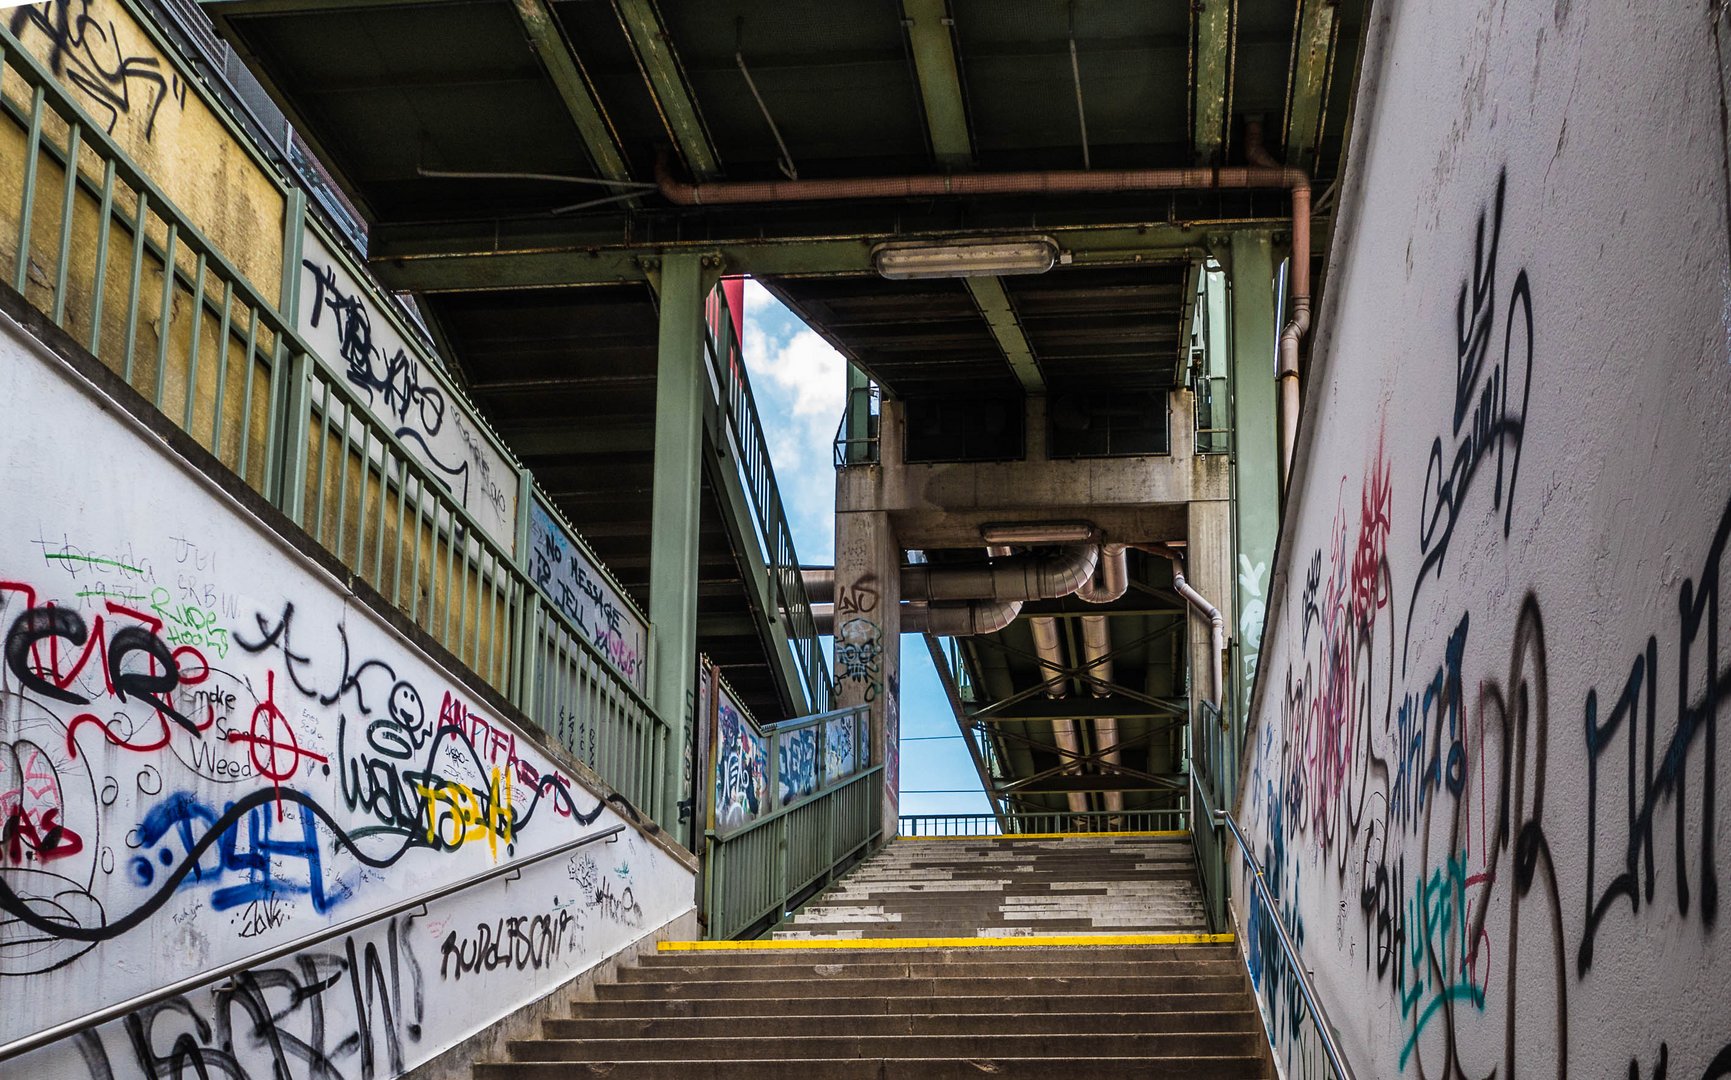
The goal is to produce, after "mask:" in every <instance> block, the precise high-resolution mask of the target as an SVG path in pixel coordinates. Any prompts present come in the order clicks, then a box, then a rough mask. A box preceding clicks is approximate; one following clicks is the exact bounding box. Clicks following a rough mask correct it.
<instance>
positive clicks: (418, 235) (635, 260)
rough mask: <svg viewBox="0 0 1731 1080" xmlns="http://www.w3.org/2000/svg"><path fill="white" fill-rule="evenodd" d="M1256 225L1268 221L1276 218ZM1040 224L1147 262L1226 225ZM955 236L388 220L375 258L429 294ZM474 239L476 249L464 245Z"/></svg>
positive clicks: (1170, 257)
mask: <svg viewBox="0 0 1731 1080" xmlns="http://www.w3.org/2000/svg"><path fill="white" fill-rule="evenodd" d="M1258 224H1259V225H1261V226H1262V227H1266V226H1267V224H1268V223H1267V222H1259V223H1258ZM461 228H462V226H457V227H456V229H458V230H461ZM1027 231H1028V230H1027V229H1026V227H1022V228H1020V229H1004V230H992V231H989V232H988V231H984V230H976V231H971V232H969V233H968V234H967V235H969V236H980V235H993V234H1000V235H1005V236H1010V235H1016V236H1025V235H1026V234H1027ZM1041 231H1042V232H1043V233H1044V234H1045V235H1048V236H1051V237H1052V238H1053V239H1055V240H1056V241H1057V242H1058V247H1059V250H1060V251H1061V252H1063V253H1064V254H1066V255H1068V256H1069V265H1071V266H1141V265H1157V264H1166V263H1172V262H1183V261H1186V260H1190V259H1193V258H1201V257H1203V256H1205V255H1206V254H1207V246H1208V236H1209V235H1211V234H1212V233H1214V232H1218V231H1219V226H1218V225H1210V226H1209V227H1208V229H1207V230H1204V229H1202V228H1200V227H1190V226H1187V225H1183V224H1164V223H1149V224H1133V225H1114V226H1102V227H1093V226H1077V227H1071V228H1050V229H1043V230H1041ZM954 235H955V234H953V233H933V234H927V235H921V234H910V233H906V232H903V233H877V234H868V235H856V236H846V237H833V236H832V237H813V238H786V239H782V238H754V237H748V236H741V237H736V238H732V239H721V238H715V239H706V240H694V241H690V242H684V241H672V242H665V243H660V242H636V243H631V242H625V243H620V242H598V243H593V244H590V243H581V242H580V243H577V244H558V243H549V244H541V243H528V244H524V245H523V246H520V247H512V248H504V247H501V248H487V247H481V246H479V245H481V244H490V243H491V240H490V239H488V238H483V237H469V236H467V235H464V234H462V233H460V232H450V233H441V232H438V231H428V230H425V229H416V230H414V231H409V230H393V229H391V228H390V227H386V228H384V229H382V230H381V231H380V233H379V234H378V235H376V236H375V238H374V242H373V245H372V247H373V252H374V256H373V259H372V261H371V264H370V265H371V266H372V269H373V272H374V273H375V274H376V275H377V276H378V278H379V280H380V281H381V282H383V283H384V284H385V285H386V287H387V288H391V289H409V290H413V291H415V292H427V293H437V292H479V291H487V290H497V289H535V288H556V287H561V286H568V285H614V284H621V283H627V282H642V281H645V280H648V271H647V269H646V267H645V264H646V263H649V262H652V261H653V260H655V259H658V258H661V257H663V256H666V255H674V254H678V253H680V252H682V251H694V252H703V253H712V252H719V253H720V254H721V255H722V256H723V258H724V259H725V260H726V263H727V267H728V272H729V273H737V274H745V275H749V276H751V277H829V276H836V275H867V274H874V273H876V271H875V269H874V267H873V265H872V249H873V248H874V247H876V246H877V245H878V244H880V243H883V242H885V241H887V240H892V239H893V240H909V239H933V240H937V239H945V238H951V237H953V236H954ZM471 244H475V245H476V248H475V249H472V250H464V248H466V247H469V246H470V245H471ZM1053 272H1054V273H1062V272H1063V270H1062V269H1059V270H1055V271H1053ZM974 280H982V279H974Z"/></svg>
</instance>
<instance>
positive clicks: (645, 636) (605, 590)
mask: <svg viewBox="0 0 1731 1080" xmlns="http://www.w3.org/2000/svg"><path fill="white" fill-rule="evenodd" d="M529 576H530V578H531V579H532V580H533V581H534V582H535V585H536V587H538V588H539V589H541V590H542V591H543V592H545V593H546V594H547V596H548V598H549V599H551V600H552V602H553V604H554V606H556V607H558V609H559V610H560V611H561V612H563V613H564V614H565V617H566V618H568V619H570V620H571V621H572V622H573V623H575V624H576V625H577V627H578V628H579V629H581V630H582V631H583V632H584V633H585V634H587V635H589V641H590V643H591V644H593V645H594V646H595V648H596V650H597V651H598V652H600V653H601V655H603V656H605V657H606V658H607V660H608V662H609V663H611V664H612V665H613V666H614V667H616V668H618V669H619V673H620V674H621V675H624V676H625V678H626V680H627V681H628V682H630V683H631V685H632V686H634V687H636V688H637V691H638V692H639V693H643V692H645V691H646V690H647V688H648V680H649V665H648V663H647V662H646V661H647V660H648V658H649V626H648V624H647V623H645V622H644V621H643V617H642V616H641V615H639V614H638V613H637V611H636V609H635V608H633V607H632V606H631V604H629V603H628V602H626V600H625V599H624V598H623V597H622V596H621V595H620V593H619V590H618V589H617V588H615V587H614V586H613V583H612V579H611V578H610V577H609V576H608V575H607V573H606V572H605V571H604V570H602V569H601V567H600V566H599V565H598V564H597V563H596V562H595V561H594V560H593V559H591V558H590V557H589V554H588V553H587V552H586V551H585V550H584V549H583V548H581V547H579V546H578V545H577V543H576V542H575V541H574V540H573V539H572V538H571V536H570V534H569V533H567V532H566V531H565V529H564V528H563V527H562V526H561V525H560V524H559V522H558V521H557V520H556V519H555V518H554V517H553V515H552V514H550V513H548V512H547V508H546V507H544V506H542V505H541V500H540V499H539V498H536V499H534V500H533V501H532V502H531V503H530V507H529ZM700 715H706V714H700Z"/></svg>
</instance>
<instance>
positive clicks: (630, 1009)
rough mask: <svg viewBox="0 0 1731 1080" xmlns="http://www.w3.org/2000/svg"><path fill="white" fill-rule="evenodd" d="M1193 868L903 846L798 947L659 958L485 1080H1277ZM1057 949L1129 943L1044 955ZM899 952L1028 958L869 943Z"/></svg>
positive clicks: (1088, 842)
mask: <svg viewBox="0 0 1731 1080" xmlns="http://www.w3.org/2000/svg"><path fill="white" fill-rule="evenodd" d="M1188 859H1189V855H1188V845H1187V844H1186V843H1185V842H1184V841H1182V840H1178V841H1176V842H1174V841H1170V840H1164V839H1159V838H1128V837H1126V838H1071V839H1065V840H1062V841H1026V840H1023V841H1007V840H995V839H994V840H981V841H974V840H954V841H897V842H895V843H893V844H891V845H890V846H889V848H888V849H886V851H884V852H882V853H880V854H879V855H878V856H876V857H874V858H873V859H871V860H870V861H868V862H867V863H865V864H863V865H862V866H861V867H860V868H858V869H857V870H856V871H855V872H854V873H853V874H850V875H849V876H848V877H846V878H844V879H842V880H841V881H840V882H838V883H837V884H836V886H835V887H833V888H832V889H831V890H830V892H829V893H828V894H827V895H826V896H824V897H822V898H821V900H820V901H819V902H818V903H817V904H815V905H813V907H812V908H808V909H807V911H805V912H802V913H801V916H800V918H799V919H798V920H796V925H795V928H794V929H791V930H788V931H784V932H783V934H784V935H800V936H801V937H793V936H783V935H777V936H778V937H780V938H781V940H776V941H768V942H759V943H732V942H728V943H700V944H699V945H698V946H697V947H695V948H691V949H689V950H680V951H665V952H660V953H657V954H655V955H652V956H648V957H645V958H644V959H643V960H642V961H640V962H639V963H638V964H637V965H636V966H632V967H626V968H623V969H621V971H620V973H619V977H618V981H617V982H616V983H613V984H610V985H600V986H597V987H596V988H595V994H596V1000H594V1001H592V1002H586V1003H584V1004H581V1005H578V1006H577V1007H576V1010H575V1015H573V1016H571V1017H570V1018H568V1019H555V1020H549V1021H546V1022H545V1023H544V1024H543V1025H542V1028H543V1030H542V1036H541V1038H539V1039H533V1040H525V1041H520V1042H513V1043H510V1044H509V1056H510V1060H509V1061H506V1062H498V1063H492V1064H480V1065H477V1066H475V1071H474V1077H475V1080H555V1078H557V1080H570V1078H575V1077H590V1076H597V1077H598V1076H605V1077H609V1078H610V1080H640V1078H642V1080H648V1078H656V1080H660V1078H667V1080H673V1078H680V1080H685V1078H696V1077H713V1078H716V1080H733V1078H739V1080H784V1078H785V1080H854V1078H860V1080H865V1078H870V1080H898V1078H906V1080H949V1078H958V1080H959V1078H963V1077H966V1078H969V1080H977V1078H979V1077H982V1076H990V1077H994V1078H999V1080H1018V1078H1024V1077H1025V1078H1034V1077H1039V1078H1042V1080H1045V1078H1050V1077H1066V1078H1076V1080H1082V1078H1088V1080H1093V1078H1102V1080H1115V1078H1121V1077H1122V1078H1127V1077H1150V1076H1163V1077H1164V1076H1170V1077H1193V1078H1206V1080H1228V1078H1231V1080H1238V1078H1250V1077H1256V1078H1266V1077H1273V1076H1274V1075H1275V1073H1274V1070H1273V1065H1272V1062H1271V1060H1270V1058H1269V1055H1268V1044H1267V1041H1266V1039H1265V1037H1264V1035H1263V1030H1262V1022H1261V1018H1260V1016H1259V1014H1258V1011H1257V1006H1256V1001H1255V998H1254V997H1253V995H1252V994H1251V991H1250V987H1249V982H1248V979H1247V977H1246V975H1245V971H1244V967H1243V964H1242V963H1241V961H1240V960H1239V957H1238V952H1237V949H1236V948H1235V946H1233V945H1231V944H1229V943H1215V942H1210V941H1208V940H1207V939H1203V941H1202V942H1201V943H1189V942H1191V941H1193V940H1195V939H1196V938H1198V937H1200V936H1201V935H1200V931H1201V930H1202V923H1201V920H1202V915H1201V911H1200V904H1199V901H1198V897H1197V889H1196V884H1195V880H1194V873H1193V871H1191V870H1190V869H1189V862H1188ZM889 916H898V918H890V917H889ZM836 927H839V928H840V929H839V930H838V931H837V933H836V934H835V935H834V936H829V937H815V936H812V935H815V934H818V933H822V932H825V928H836ZM1049 932H1057V933H1058V934H1061V935H1063V936H1066V937H1069V936H1073V935H1086V936H1087V938H1092V939H1094V940H1095V941H1100V940H1119V941H1129V942H1134V943H1129V944H1115V945H1105V944H1074V945H1047V944H1044V943H1042V939H1040V938H1034V937H1029V936H1028V935H1030V934H1036V933H1039V934H1044V933H1049ZM843 933H845V934H850V935H852V936H851V937H842V936H840V935H841V934H843ZM897 933H900V934H902V935H903V936H904V937H907V938H915V937H920V938H927V939H930V938H980V939H990V938H998V939H1003V938H1006V937H1007V938H1011V939H1013V940H999V941H992V940H979V941H978V942H977V943H976V944H974V945H972V946H971V947H958V946H955V945H949V946H938V945H932V946H921V945H920V944H919V943H918V942H916V941H913V940H908V941H907V942H906V944H905V945H903V944H901V943H900V942H896V941H893V940H891V941H881V942H880V941H864V940H860V938H861V937H862V936H871V937H883V936H885V935H894V934H897ZM1106 935H1112V937H1110V938H1108V937H1106ZM1084 940H1086V938H1084ZM716 946H731V947H727V948H717V947H716ZM741 946H743V947H741Z"/></svg>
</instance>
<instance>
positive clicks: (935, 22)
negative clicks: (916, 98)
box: [902, 0, 974, 169]
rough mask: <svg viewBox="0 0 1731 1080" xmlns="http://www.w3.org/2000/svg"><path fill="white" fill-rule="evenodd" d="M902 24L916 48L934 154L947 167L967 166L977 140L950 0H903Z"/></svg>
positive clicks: (917, 68)
mask: <svg viewBox="0 0 1731 1080" xmlns="http://www.w3.org/2000/svg"><path fill="white" fill-rule="evenodd" d="M902 25H903V26H905V27H907V31H908V46H909V48H910V50H911V51H912V52H913V57H914V74H915V76H916V77H917V78H918V80H919V84H920V100H921V102H922V103H923V104H924V105H925V110H926V134H928V135H930V136H931V140H932V155H933V156H934V157H936V158H937V162H938V164H939V165H941V166H943V167H944V168H946V169H965V168H967V167H968V166H970V165H972V164H973V161H974V144H973V140H972V139H971V138H969V136H968V115H967V108H966V106H965V105H964V104H963V98H962V75H961V68H960V67H958V66H957V64H956V48H955V37H954V35H953V34H952V33H951V32H950V31H951V27H952V26H954V20H952V19H951V18H950V13H949V4H948V2H947V0H902Z"/></svg>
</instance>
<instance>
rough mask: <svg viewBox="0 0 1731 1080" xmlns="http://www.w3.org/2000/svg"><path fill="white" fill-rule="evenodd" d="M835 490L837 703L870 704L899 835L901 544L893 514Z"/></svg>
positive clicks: (892, 823) (890, 827)
mask: <svg viewBox="0 0 1731 1080" xmlns="http://www.w3.org/2000/svg"><path fill="white" fill-rule="evenodd" d="M872 468H873V467H872V466H869V465H867V466H857V467H855V468H854V469H845V470H842V472H843V474H845V473H848V472H857V471H872ZM836 494H837V498H836V515H835V598H836V616H835V623H836V625H835V658H834V665H833V669H834V672H835V692H834V693H833V694H832V695H831V697H832V701H831V705H832V706H833V707H834V708H838V709H839V708H846V707H848V706H850V705H862V704H863V705H868V706H870V708H871V754H872V760H873V761H874V762H880V761H881V762H883V765H884V800H883V829H884V837H885V838H886V839H887V838H889V837H891V836H893V835H895V831H896V816H897V811H898V808H899V805H900V791H901V666H902V665H901V610H900V609H901V576H900V571H901V549H900V548H899V547H898V546H897V544H896V539H895V533H894V532H893V531H892V529H891V527H890V520H889V515H888V514H884V513H879V512H871V511H857V510H846V509H844V508H845V507H846V506H847V505H848V504H847V502H846V501H845V492H843V491H842V489H841V484H840V482H839V481H838V483H837V493H836Z"/></svg>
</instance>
